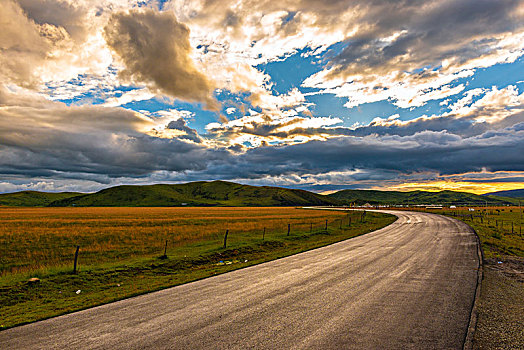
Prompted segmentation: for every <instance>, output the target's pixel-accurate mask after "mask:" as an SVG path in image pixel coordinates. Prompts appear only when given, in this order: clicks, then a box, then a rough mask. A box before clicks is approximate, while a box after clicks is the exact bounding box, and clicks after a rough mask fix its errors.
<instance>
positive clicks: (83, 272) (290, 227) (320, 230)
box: [0, 207, 396, 330]
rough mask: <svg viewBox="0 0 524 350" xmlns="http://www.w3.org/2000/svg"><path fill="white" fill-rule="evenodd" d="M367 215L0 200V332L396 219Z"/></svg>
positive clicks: (326, 241) (317, 244)
mask: <svg viewBox="0 0 524 350" xmlns="http://www.w3.org/2000/svg"><path fill="white" fill-rule="evenodd" d="M363 213H364V212H361V211H360V212H358V211H351V212H341V211H327V210H307V209H297V208H282V207H278V208H223V207H212V208H149V207H148V208H0V220H1V221H2V224H3V225H2V226H1V228H0V271H1V275H0V330H1V329H5V328H9V327H12V326H15V325H20V324H23V323H27V322H32V321H36V320H41V319H44V318H47V317H52V316H57V315H60V314H63V313H66V312H71V311H76V310H80V309H83V308H86V307H92V306H95V305H100V304H103V303H107V302H111V301H116V300H119V299H122V298H127V297H130V296H133V295H138V294H143V293H146V292H150V291H154V290H158V289H162V288H166V287H170V286H175V285H178V284H182V283H186V282H189V281H194V280H196V279H200V278H205V277H209V276H213V275H215V274H219V273H223V272H227V271H231V270H234V269H237V268H243V267H247V266H250V265H254V264H258V263H261V262H264V261H269V260H272V259H276V258H280V257H284V256H288V255H291V254H296V253H299V252H303V251H306V250H309V249H313V248H317V247H321V246H324V245H327V244H330V243H334V242H337V241H341V240H344V239H348V238H351V237H355V236H358V235H361V234H364V233H367V232H371V231H374V230H376V229H379V228H381V227H384V226H386V225H388V224H390V223H392V222H393V221H395V219H396V218H395V217H393V216H391V215H387V214H381V213H372V212H368V213H366V214H363ZM226 232H227V240H226V239H225V238H226ZM77 247H80V248H79V254H78V266H77V271H76V273H75V272H74V267H73V266H74V264H73V261H74V256H75V251H76V248H77Z"/></svg>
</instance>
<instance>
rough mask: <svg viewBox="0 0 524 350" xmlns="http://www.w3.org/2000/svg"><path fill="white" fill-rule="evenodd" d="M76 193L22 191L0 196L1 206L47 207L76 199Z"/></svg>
mask: <svg viewBox="0 0 524 350" xmlns="http://www.w3.org/2000/svg"><path fill="white" fill-rule="evenodd" d="M81 194H82V193H76V192H57V193H53V192H38V191H22V192H14V193H3V194H0V206H8V207H45V206H48V205H49V204H51V203H52V202H54V201H57V200H61V199H66V198H71V197H75V196H78V195H81Z"/></svg>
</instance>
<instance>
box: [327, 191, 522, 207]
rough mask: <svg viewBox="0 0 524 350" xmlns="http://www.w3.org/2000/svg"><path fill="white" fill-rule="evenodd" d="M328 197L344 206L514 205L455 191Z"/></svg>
mask: <svg viewBox="0 0 524 350" xmlns="http://www.w3.org/2000/svg"><path fill="white" fill-rule="evenodd" d="M328 197H330V198H333V199H336V200H338V201H340V202H342V203H344V204H351V203H355V204H356V205H362V204H365V203H369V204H372V205H422V204H440V205H486V204H488V205H505V204H514V200H513V199H511V198H503V197H492V196H480V195H476V194H473V193H469V192H455V191H440V192H426V191H411V192H399V191H374V190H342V191H338V192H335V193H332V194H329V195H328Z"/></svg>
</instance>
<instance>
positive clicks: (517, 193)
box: [483, 189, 524, 199]
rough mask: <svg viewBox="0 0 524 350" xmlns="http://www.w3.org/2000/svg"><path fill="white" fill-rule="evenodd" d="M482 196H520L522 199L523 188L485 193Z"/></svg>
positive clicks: (523, 194)
mask: <svg viewBox="0 0 524 350" xmlns="http://www.w3.org/2000/svg"><path fill="white" fill-rule="evenodd" d="M483 196H490V197H491V196H497V197H510V198H521V199H524V189H520V190H508V191H498V192H491V193H486V194H484V195H483Z"/></svg>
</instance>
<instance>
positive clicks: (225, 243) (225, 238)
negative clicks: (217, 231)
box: [224, 230, 229, 249]
mask: <svg viewBox="0 0 524 350" xmlns="http://www.w3.org/2000/svg"><path fill="white" fill-rule="evenodd" d="M228 233H229V230H226V234H225V236H224V249H226V245H227V234H228Z"/></svg>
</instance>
